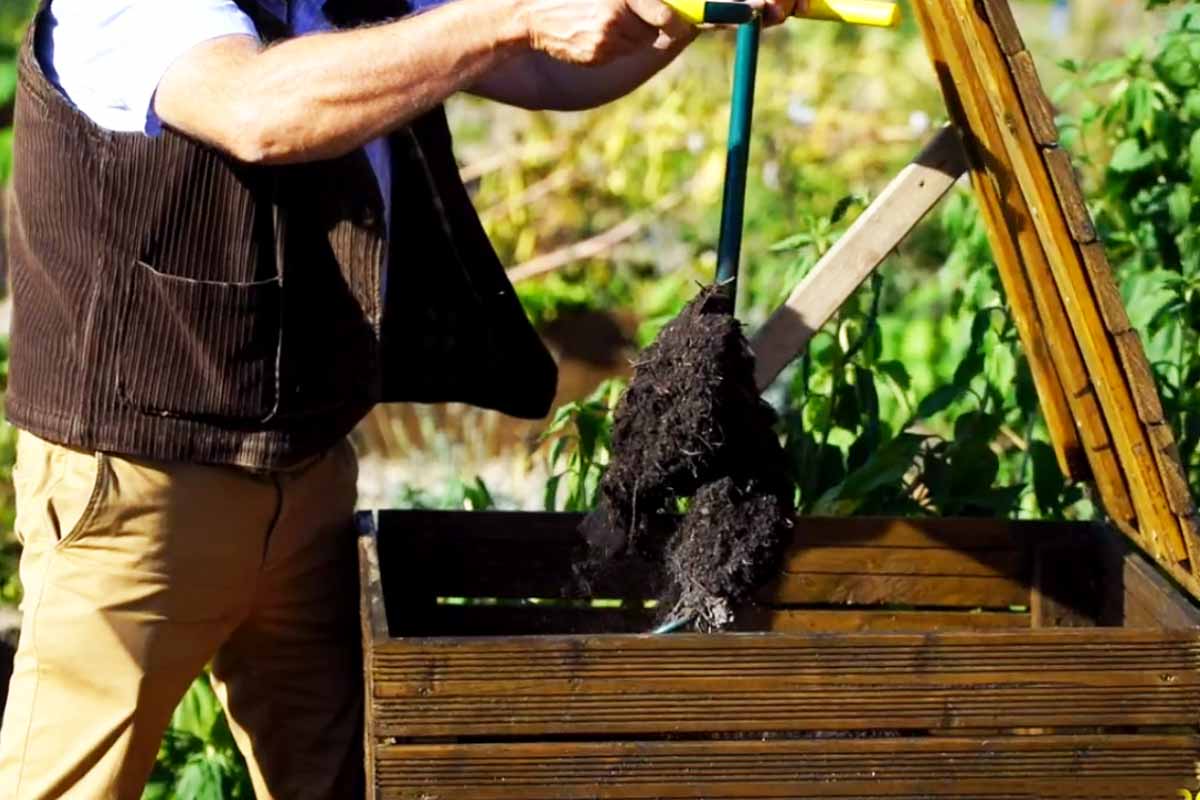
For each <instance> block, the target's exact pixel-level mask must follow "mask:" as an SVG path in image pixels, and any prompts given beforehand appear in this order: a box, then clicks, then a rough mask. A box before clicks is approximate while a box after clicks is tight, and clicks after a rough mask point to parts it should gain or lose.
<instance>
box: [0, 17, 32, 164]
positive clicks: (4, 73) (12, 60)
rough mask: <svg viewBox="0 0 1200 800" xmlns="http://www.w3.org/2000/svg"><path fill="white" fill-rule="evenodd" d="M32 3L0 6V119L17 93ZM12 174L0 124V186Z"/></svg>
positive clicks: (8, 135) (7, 137)
mask: <svg viewBox="0 0 1200 800" xmlns="http://www.w3.org/2000/svg"><path fill="white" fill-rule="evenodd" d="M33 8H34V0H4V3H3V5H0V120H3V119H5V118H6V117H8V116H9V115H8V114H7V112H6V109H9V108H11V107H12V102H13V95H14V94H15V93H16V90H17V48H18V47H19V45H20V42H21V37H22V35H23V34H24V30H25V24H26V22H28V20H29V17H30V16H31V15H32V14H33ZM11 172H12V130H11V129H10V128H8V127H7V126H5V125H4V124H3V123H0V187H2V186H3V185H4V184H5V183H7V182H8V176H9V174H10V173H11Z"/></svg>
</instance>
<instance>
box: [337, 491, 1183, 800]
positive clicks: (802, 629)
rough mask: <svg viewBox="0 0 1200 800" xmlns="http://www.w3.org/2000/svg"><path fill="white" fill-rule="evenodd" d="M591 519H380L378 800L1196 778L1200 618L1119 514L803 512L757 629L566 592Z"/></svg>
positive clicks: (373, 709) (971, 788) (718, 794)
mask: <svg viewBox="0 0 1200 800" xmlns="http://www.w3.org/2000/svg"><path fill="white" fill-rule="evenodd" d="M578 521H579V519H578V517H576V516H573V515H568V514H526V513H460V512H442V513H437V512H386V511H385V512H378V513H374V514H364V515H363V516H362V517H361V518H360V529H361V531H362V537H361V540H360V545H361V549H360V553H361V565H362V586H363V595H362V599H363V615H362V619H363V633H364V642H365V647H366V664H367V746H368V757H367V761H368V770H369V785H370V790H369V797H372V798H376V799H377V800H384V799H385V798H386V799H387V800H393V799H396V800H399V799H400V798H404V799H405V800H450V799H451V798H453V799H454V800H501V799H502V798H503V799H504V800H509V799H512V800H517V798H520V800H568V799H570V800H582V799H583V798H623V799H626V800H628V799H632V798H637V799H638V800H642V799H643V798H744V799H745V800H750V799H751V798H753V799H754V800H763V799H765V798H793V799H799V798H813V797H841V798H880V797H887V798H913V799H915V798H930V797H960V798H1006V800H1007V799H1009V798H1066V797H1072V798H1155V799H1156V800H1162V799H1163V798H1175V797H1180V796H1182V795H1181V794H1180V790H1183V789H1186V790H1190V791H1194V790H1195V789H1196V788H1197V786H1198V780H1197V763H1198V759H1200V737H1198V736H1197V733H1198V731H1197V723H1198V721H1200V677H1198V674H1197V667H1198V666H1200V635H1198V630H1200V629H1198V628H1197V624H1198V621H1200V616H1198V615H1197V613H1196V610H1195V609H1194V608H1193V607H1192V605H1191V604H1190V603H1189V602H1188V601H1186V600H1185V599H1183V597H1182V596H1181V595H1180V594H1179V593H1178V592H1176V591H1175V589H1174V588H1173V586H1171V585H1170V584H1169V583H1168V582H1167V581H1166V580H1165V579H1164V578H1163V577H1161V575H1160V573H1159V572H1158V570H1157V569H1156V568H1155V567H1153V566H1151V565H1150V564H1149V563H1148V562H1147V561H1146V560H1144V559H1143V558H1142V556H1141V555H1140V554H1138V553H1137V552H1133V551H1131V550H1129V549H1127V547H1126V545H1125V544H1124V542H1123V540H1120V539H1119V538H1118V537H1115V536H1113V535H1112V534H1111V533H1110V531H1109V530H1108V529H1106V528H1105V527H1103V526H1098V525H1097V526H1093V525H1084V524H1063V523H1023V522H1007V521H996V520H934V519H919V520H918V519H909V520H902V519H818V518H806V519H801V520H800V521H799V522H798V523H797V527H796V541H795V545H794V547H793V548H792V550H791V552H790V554H789V556H788V559H787V562H786V567H785V571H784V572H783V573H782V574H781V575H780V576H779V577H778V578H777V579H776V580H775V581H773V582H772V583H771V584H770V585H769V586H767V587H765V588H764V589H763V590H762V591H761V592H760V594H759V597H758V601H759V602H758V604H757V605H755V606H753V607H751V608H748V609H746V610H745V613H744V614H743V615H742V619H741V620H740V622H739V630H738V631H737V632H727V633H720V634H714V635H700V634H691V633H676V634H668V635H658V636H656V635H648V634H645V633H643V631H645V630H646V629H647V628H648V627H649V626H650V625H651V622H652V612H650V611H648V610H646V609H645V608H644V604H643V602H642V600H643V598H641V597H637V598H620V599H622V600H623V601H624V606H623V607H619V608H615V607H611V606H612V605H613V603H609V604H607V606H608V607H598V605H597V604H593V603H590V602H584V601H589V600H593V599H598V598H599V599H607V600H614V599H617V598H612V597H611V596H610V595H611V592H606V587H604V586H597V587H595V589H594V597H593V598H583V597H578V596H574V597H572V596H571V595H570V594H569V590H567V589H565V588H564V586H565V585H567V584H569V583H570V581H569V580H568V576H569V575H570V574H571V572H570V569H571V563H572V560H573V557H574V556H575V555H576V554H577V549H576V548H577V547H578V545H579V539H578V534H577V533H576V526H577V523H578ZM646 577H647V585H649V584H650V582H652V580H653V576H646ZM451 598H455V599H457V598H496V600H487V601H484V602H485V603H491V604H482V605H481V604H474V605H471V604H466V605H461V604H457V602H458V601H457V600H453V601H449V602H448V599H451ZM530 598H542V599H544V600H543V601H541V602H536V601H533V600H530ZM551 598H555V599H556V602H550V601H549V600H550V599H551ZM570 601H574V602H570Z"/></svg>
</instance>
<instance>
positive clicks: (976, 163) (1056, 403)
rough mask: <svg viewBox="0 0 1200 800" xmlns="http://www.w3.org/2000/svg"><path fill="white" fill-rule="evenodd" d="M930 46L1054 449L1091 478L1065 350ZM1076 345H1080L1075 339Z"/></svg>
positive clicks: (1069, 471)
mask: <svg viewBox="0 0 1200 800" xmlns="http://www.w3.org/2000/svg"><path fill="white" fill-rule="evenodd" d="M916 10H917V14H918V17H919V18H920V17H921V16H922V15H923V14H924V12H923V11H922V10H921V9H920V8H919V7H918V8H917V9H916ZM925 45H926V47H927V48H928V50H929V53H930V56H931V59H932V60H933V62H934V67H935V69H936V72H937V75H938V80H939V82H940V84H941V86H942V93H943V95H944V96H945V98H946V105H947V108H948V110H949V111H950V116H951V119H952V120H953V121H954V122H955V125H956V127H957V129H958V131H959V133H960V135H961V136H962V137H963V146H964V150H965V153H966V155H967V159H968V163H969V166H970V172H971V182H972V185H973V186H974V188H975V193H976V198H977V200H978V202H979V206H980V211H981V213H982V214H983V217H984V221H985V223H986V227H987V233H988V241H989V243H990V244H991V248H992V255H993V257H994V258H995V259H996V264H997V268H998V271H999V274H1000V280H1001V283H1002V284H1003V286H1004V291H1005V295H1006V296H1007V297H1008V298H1009V303H1010V304H1011V305H1012V306H1013V310H1014V313H1013V321H1014V324H1015V325H1016V328H1017V335H1018V336H1019V337H1020V339H1021V344H1022V346H1023V347H1024V349H1025V353H1026V358H1027V359H1028V361H1029V368H1030V373H1031V375H1032V376H1033V382H1034V386H1035V388H1036V389H1037V393H1038V397H1039V398H1040V400H1041V404H1042V410H1043V416H1044V417H1045V419H1046V427H1047V428H1048V430H1049V432H1050V442H1051V445H1052V446H1053V448H1054V454H1055V457H1056V458H1057V460H1058V464H1059V468H1060V469H1061V470H1062V472H1063V474H1064V475H1066V476H1067V477H1068V478H1069V479H1072V480H1082V479H1084V478H1086V477H1087V475H1088V472H1089V467H1088V464H1087V461H1086V459H1085V457H1084V454H1083V451H1082V445H1081V444H1080V441H1079V437H1078V435H1077V432H1076V430H1075V425H1074V423H1073V422H1072V419H1071V412H1070V409H1069V407H1068V400H1067V396H1066V391H1067V390H1066V387H1064V386H1063V382H1062V379H1061V376H1060V375H1059V370H1058V369H1057V368H1056V367H1055V365H1054V361H1053V356H1054V355H1055V354H1054V353H1053V352H1052V351H1051V349H1050V347H1051V345H1054V346H1058V347H1060V348H1061V347H1062V345H1060V344H1058V343H1057V340H1056V337H1054V336H1046V335H1044V333H1043V330H1042V325H1041V320H1040V319H1039V316H1038V313H1037V311H1036V310H1035V307H1034V302H1033V300H1032V295H1031V292H1030V288H1029V284H1028V282H1027V280H1026V278H1025V275H1024V273H1023V271H1022V267H1021V261H1020V256H1019V255H1018V245H1017V242H1016V241H1015V240H1014V238H1013V235H1012V233H1011V231H1010V230H1009V229H1008V228H1007V227H1006V226H1004V225H1003V224H1002V220H1003V215H1004V210H1003V204H1002V202H1001V200H1000V198H999V194H998V192H997V190H996V187H994V186H993V185H992V182H991V181H990V180H989V177H988V174H987V172H986V170H985V165H986V157H987V153H986V148H980V143H979V138H978V136H979V132H978V131H977V130H975V129H973V128H972V126H971V124H970V121H969V120H968V117H967V113H966V110H965V105H964V102H963V99H962V98H961V97H960V96H959V89H958V87H957V86H956V84H955V82H954V79H953V77H952V76H951V75H950V74H949V69H948V67H947V65H946V62H945V58H944V56H943V55H942V53H941V45H940V42H939V41H938V40H937V39H936V37H932V36H929V35H926V37H925ZM1070 341H1072V342H1073V341H1074V339H1073V337H1072V339H1071V340H1070Z"/></svg>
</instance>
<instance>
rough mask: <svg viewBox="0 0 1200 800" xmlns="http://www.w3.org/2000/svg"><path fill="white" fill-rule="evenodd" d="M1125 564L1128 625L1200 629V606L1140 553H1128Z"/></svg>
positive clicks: (1125, 615)
mask: <svg viewBox="0 0 1200 800" xmlns="http://www.w3.org/2000/svg"><path fill="white" fill-rule="evenodd" d="M1122 566H1123V572H1122V580H1121V585H1122V589H1123V591H1124V625H1125V626H1126V627H1128V628H1164V629H1168V630H1171V629H1175V630H1193V631H1194V630H1200V609H1198V608H1197V607H1196V606H1195V605H1194V604H1193V603H1191V602H1189V601H1188V599H1187V598H1186V597H1184V596H1183V595H1182V594H1181V593H1180V592H1179V590H1178V589H1176V588H1175V587H1174V586H1172V585H1171V583H1170V582H1169V581H1168V580H1167V579H1166V578H1164V577H1163V576H1162V575H1161V574H1159V571H1158V568H1156V567H1155V566H1154V565H1152V564H1150V563H1148V562H1147V561H1146V559H1145V558H1143V557H1142V555H1141V554H1140V553H1137V552H1129V553H1128V554H1126V556H1125V558H1124V561H1123V565H1122Z"/></svg>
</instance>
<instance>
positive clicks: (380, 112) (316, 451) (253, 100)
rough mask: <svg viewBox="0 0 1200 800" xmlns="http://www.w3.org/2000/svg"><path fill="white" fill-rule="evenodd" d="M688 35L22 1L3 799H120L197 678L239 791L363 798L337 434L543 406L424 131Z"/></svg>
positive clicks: (479, 243)
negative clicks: (12, 655)
mask: <svg viewBox="0 0 1200 800" xmlns="http://www.w3.org/2000/svg"><path fill="white" fill-rule="evenodd" d="M792 4H793V0H774V1H773V2H772V3H770V4H768V7H767V9H766V14H767V16H768V18H769V21H778V20H779V19H781V18H782V17H783V15H784V14H785V13H786V12H787V11H789V10H790V7H791V5H792ZM415 5H416V4H415ZM419 5H423V6H428V5H430V2H429V0H425V2H422V3H419ZM416 11H421V13H414V12H416ZM693 36H694V33H693V32H692V30H691V29H690V28H689V27H687V26H686V25H684V24H683V23H682V22H681V21H680V20H679V19H678V18H676V17H675V16H674V15H673V14H672V13H671V11H670V10H669V9H668V8H667V7H666V6H664V5H663V4H662V3H661V2H659V0H457V2H453V3H447V4H444V5H439V6H437V7H435V8H427V9H419V8H412V7H409V6H406V5H405V2H404V0H328V2H322V1H321V0H174V2H168V1H167V0H43V2H42V8H41V13H40V14H39V16H38V18H37V20H36V22H35V24H34V26H33V29H32V31H31V34H30V36H29V38H28V40H27V42H26V46H25V49H24V50H23V52H22V56H21V63H20V80H19V87H18V96H17V111H16V115H17V117H16V136H15V149H16V162H15V163H16V167H15V174H14V189H15V191H14V196H15V201H14V203H13V208H12V211H11V217H12V219H11V242H10V251H11V271H12V283H13V296H14V312H13V328H12V365H11V377H10V390H9V395H8V400H7V412H8V414H9V417H10V418H11V420H12V421H13V422H14V424H16V425H17V426H18V427H20V428H21V429H22V434H21V437H20V442H19V448H18V463H17V467H16V469H15V474H14V484H15V487H16V492H17V508H18V512H17V513H18V518H17V522H16V534H17V535H18V537H19V538H21V540H22V541H23V543H24V545H25V551H24V554H23V557H22V561H21V579H22V581H23V584H24V587H25V603H24V620H23V628H22V631H21V642H20V647H19V651H18V655H17V659H16V665H15V674H14V677H13V681H12V685H11V688H10V693H9V701H8V705H7V708H6V709H5V714H4V722H3V728H2V730H0V797H3V798H6V800H9V799H12V800H27V799H28V798H51V797H78V798H87V799H88V800H92V799H93V798H121V799H122V800H124V799H125V798H137V797H139V796H140V793H141V790H142V786H143V784H144V782H145V780H146V777H147V775H148V773H149V771H150V769H151V767H152V764H153V761H154V758H155V754H156V750H157V746H158V741H159V739H160V737H161V735H162V731H163V729H164V727H165V726H166V724H167V721H168V719H169V716H170V714H171V711H172V709H173V708H174V706H175V705H176V703H177V702H178V701H179V699H180V697H181V696H182V695H183V693H184V691H185V690H186V687H187V686H188V684H189V683H190V681H191V680H192V679H193V677H194V676H195V675H196V674H197V673H198V672H199V671H200V670H201V669H202V668H203V667H204V666H205V665H206V664H210V663H211V666H212V674H213V681H214V684H215V686H216V689H217V693H218V695H219V697H220V698H221V701H222V703H223V704H224V705H225V708H226V709H227V711H228V713H229V717H230V721H231V724H232V726H233V730H234V735H235V736H236V738H237V741H238V745H239V747H240V748H241V750H242V752H243V753H244V754H245V756H246V758H247V761H248V762H249V765H250V770H251V774H252V778H253V782H254V786H255V791H256V792H257V794H258V796H259V797H260V798H281V800H304V799H305V798H352V797H356V796H359V795H360V794H361V792H362V767H361V737H362V731H361V713H362V698H361V664H360V658H361V657H360V654H359V650H358V632H357V631H358V626H357V620H356V609H355V604H356V598H357V590H356V585H355V584H356V577H355V576H356V572H355V563H354V559H355V552H354V534H353V532H352V531H351V529H350V526H349V519H350V515H351V511H352V508H353V505H354V498H355V475H356V473H355V470H356V466H355V459H354V454H353V452H352V451H351V450H350V448H349V445H348V444H347V443H346V439H345V437H346V434H347V433H348V432H349V431H350V429H351V428H352V427H353V425H354V424H355V423H356V422H357V421H358V420H359V419H361V417H362V416H363V414H365V413H366V411H367V410H368V409H370V407H371V406H372V405H373V404H375V403H377V402H388V401H400V400H405V401H445V400H456V401H464V402H470V403H475V404H477V405H482V406H487V407H491V408H496V409H499V410H501V411H504V412H507V413H510V414H515V415H520V416H526V417H540V416H542V415H544V414H545V413H546V411H547V410H548V406H549V403H550V401H551V398H552V396H553V394H554V384H555V368H554V364H553V362H552V360H551V359H550V357H549V355H548V354H547V353H546V351H545V350H544V348H543V347H542V346H541V344H540V342H539V341H538V339H537V336H536V334H535V333H534V332H533V331H532V329H531V328H530V327H529V325H528V323H527V322H526V320H525V317H524V315H523V314H522V312H521V309H520V306H519V304H518V303H517V301H516V299H515V297H514V293H513V291H512V287H511V285H510V284H509V283H508V281H507V279H506V277H505V275H504V272H503V269H502V267H501V265H500V264H499V262H498V261H497V259H496V257H495V255H494V253H493V251H492V249H491V247H490V245H489V243H488V241H487V238H486V236H485V235H484V233H483V230H482V228H481V226H480V225H479V222H478V219H477V218H476V216H475V214H474V211H473V209H472V208H471V205H470V201H469V199H468V197H467V194H466V192H465V190H464V188H463V186H462V183H461V182H460V181H459V179H458V173H457V168H456V164H455V161H454V157H453V154H452V152H451V143H450V135H449V132H448V130H447V127H446V123H445V118H444V116H443V113H442V110H441V106H440V104H441V103H442V101H443V100H444V99H445V98H446V97H448V96H449V95H451V94H453V93H455V92H457V91H460V90H469V91H472V92H475V93H478V94H480V95H483V96H485V97H490V98H493V99H496V100H499V101H501V102H505V103H510V104H513V105H518V106H524V107H529V108H555V109H575V108H586V107H590V106H595V105H598V104H601V103H604V102H606V101H608V100H611V99H613V98H616V97H619V96H621V95H623V94H625V93H627V92H629V91H630V90H632V89H633V88H635V87H636V86H638V85H640V84H641V83H642V82H644V81H645V80H646V79H647V78H649V77H650V76H651V75H653V74H654V73H655V72H656V71H658V70H659V69H661V68H662V67H663V66H664V65H666V64H667V63H668V62H669V61H670V60H671V59H672V58H674V57H675V55H677V54H678V53H679V52H680V51H681V50H682V49H683V48H684V47H685V46H686V45H687V44H688V43H689V42H690V41H691V40H692V38H693Z"/></svg>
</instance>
